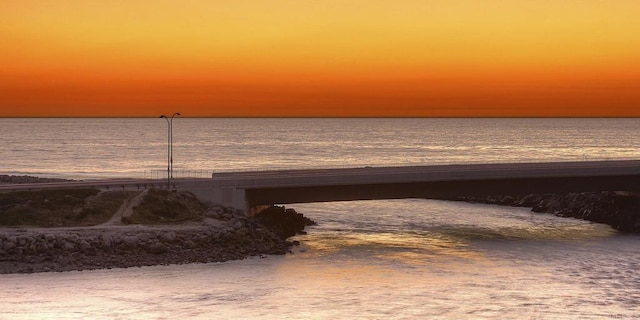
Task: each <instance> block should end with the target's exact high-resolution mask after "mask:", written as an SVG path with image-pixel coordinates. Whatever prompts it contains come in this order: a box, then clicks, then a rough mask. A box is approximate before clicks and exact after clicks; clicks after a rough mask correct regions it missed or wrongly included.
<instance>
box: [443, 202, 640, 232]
mask: <svg viewBox="0 0 640 320" xmlns="http://www.w3.org/2000/svg"><path fill="white" fill-rule="evenodd" d="M452 200H463V201H469V202H479V203H489V204H497V205H507V206H514V207H530V208H531V210H532V211H533V212H541V213H552V214H555V215H557V216H560V217H572V218H578V219H583V220H588V221H593V222H598V223H605V224H608V225H610V226H611V227H613V228H614V229H616V230H619V231H622V232H628V233H640V196H639V195H638V194H635V193H630V192H581V193H564V194H527V195H500V196H495V195H494V196H476V197H460V198H455V199H452Z"/></svg>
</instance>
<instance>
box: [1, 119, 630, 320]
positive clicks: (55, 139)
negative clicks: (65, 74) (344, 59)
mask: <svg viewBox="0 0 640 320" xmlns="http://www.w3.org/2000/svg"><path fill="white" fill-rule="evenodd" d="M173 131H174V164H175V170H176V171H177V172H178V171H180V170H183V172H184V174H185V175H187V174H189V175H193V174H198V172H200V173H202V174H205V175H206V174H208V173H209V172H211V171H226V170H247V169H274V168H309V167H349V166H365V165H370V166H380V165H415V164H432V163H453V162H455V163H463V162H465V163H466V162H498V161H501V162H504V161H550V160H584V159H587V160H595V159H621V158H624V159H627V158H635V159H637V158H640V150H638V148H637V141H638V140H639V139H638V138H640V119H181V118H177V119H176V120H175V121H174V130H173ZM0 133H1V136H2V139H3V143H2V144H0V159H1V162H0V174H33V175H44V176H56V177H68V178H83V179H86V178H104V177H107V178H108V177H144V176H147V177H148V176H151V175H154V174H156V175H161V172H162V171H163V170H165V169H166V161H167V158H166V157H167V153H166V152H167V144H166V142H167V141H166V139H167V135H166V134H167V124H166V122H165V121H164V120H163V119H0ZM292 207H293V208H295V209H296V210H298V211H300V212H303V213H304V214H305V215H307V216H309V217H311V218H312V219H314V220H316V221H318V222H319V225H318V226H316V227H313V228H311V229H310V230H309V234H308V235H306V236H300V237H299V238H298V240H300V241H301V242H302V245H301V246H300V247H298V248H296V249H295V253H294V254H290V255H286V256H270V257H267V258H264V259H260V258H252V259H247V260H242V261H233V262H227V263H218V264H194V265H184V266H158V267H144V268H133V269H114V270H97V271H84V272H66V273H42V274H30V275H0V318H1V319H87V318H92V319H132V318H135V319H175V318H177V317H189V318H193V319H230V318H231V319H234V318H235V319H238V318H241V319H356V318H358V319H415V318H434V319H498V318H499V319H505V318H507V319H577V318H579V319H610V318H620V319H634V318H637V317H638V316H640V307H639V306H638V302H637V301H640V237H638V236H634V235H622V234H619V233H617V232H615V231H613V230H612V229H611V228H609V227H608V226H605V225H600V224H593V223H588V222H584V221H579V220H574V219H564V218H558V217H555V216H552V215H547V214H535V213H531V212H530V211H529V210H528V209H524V208H508V207H499V206H491V205H478V204H467V203H456V202H446V201H433V200H422V199H407V200H393V201H354V202H334V203H323V204H318V203H312V204H298V205H292Z"/></svg>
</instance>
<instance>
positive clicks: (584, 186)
mask: <svg viewBox="0 0 640 320" xmlns="http://www.w3.org/2000/svg"><path fill="white" fill-rule="evenodd" d="M178 183H179V188H180V189H183V190H188V191H191V192H193V193H194V194H196V196H198V198H200V199H201V200H203V201H212V202H214V203H220V204H222V205H225V206H231V207H234V208H237V209H243V210H245V212H248V213H249V214H255V213H256V212H258V211H259V210H261V209H262V208H263V207H264V206H270V205H273V204H291V203H305V202H327V201H344V200H375V199H402V198H451V197H455V196H468V195H491V194H496V195H497V194H527V193H564V192H586V191H640V161H638V160H618V161H590V162H548V163H511V164H507V163H503V164H457V165H433V166H413V167H375V168H374V167H364V168H351V169H315V170H279V171H255V172H236V173H215V174H214V175H213V178H212V179H198V180H180V181H178Z"/></svg>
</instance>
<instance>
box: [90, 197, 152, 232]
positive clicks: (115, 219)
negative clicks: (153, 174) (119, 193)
mask: <svg viewBox="0 0 640 320" xmlns="http://www.w3.org/2000/svg"><path fill="white" fill-rule="evenodd" d="M145 194H147V190H144V191H142V192H140V193H138V194H137V195H136V196H135V197H133V198H130V199H127V200H125V201H124V202H123V203H122V206H120V209H118V211H116V213H114V214H113V216H112V217H111V219H109V221H107V222H105V223H103V224H100V225H98V226H119V225H122V217H129V216H131V215H132V214H133V208H134V207H136V206H138V205H140V202H142V199H143V198H144V195H145Z"/></svg>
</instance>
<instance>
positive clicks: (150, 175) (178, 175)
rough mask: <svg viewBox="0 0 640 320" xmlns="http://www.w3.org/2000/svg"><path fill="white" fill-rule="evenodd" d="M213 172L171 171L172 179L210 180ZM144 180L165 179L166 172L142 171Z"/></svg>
mask: <svg viewBox="0 0 640 320" xmlns="http://www.w3.org/2000/svg"><path fill="white" fill-rule="evenodd" d="M213 173H214V171H213V170H191V169H173V177H172V178H173V179H189V178H211V175H212V174H213ZM143 178H144V179H166V178H167V170H144V172H143Z"/></svg>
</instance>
